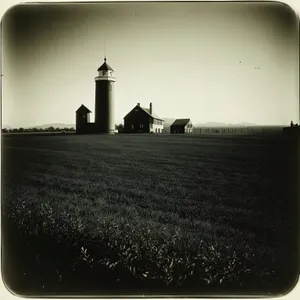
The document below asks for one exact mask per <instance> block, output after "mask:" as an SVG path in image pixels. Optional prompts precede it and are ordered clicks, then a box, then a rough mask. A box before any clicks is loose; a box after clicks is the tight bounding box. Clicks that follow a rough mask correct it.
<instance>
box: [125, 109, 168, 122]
mask: <svg viewBox="0 0 300 300" xmlns="http://www.w3.org/2000/svg"><path fill="white" fill-rule="evenodd" d="M137 107H138V108H140V109H141V110H143V111H144V112H145V113H146V114H148V115H149V116H150V117H152V118H153V119H155V120H159V121H163V122H164V120H163V119H161V118H160V117H159V116H158V115H156V114H154V113H153V112H152V114H150V109H149V108H144V107H141V106H139V105H136V106H135V107H134V108H133V109H132V110H131V111H130V112H129V113H128V114H127V115H126V116H125V117H124V118H123V119H125V118H126V117H127V116H128V115H129V114H130V113H131V112H132V111H133V110H134V109H135V108H137Z"/></svg>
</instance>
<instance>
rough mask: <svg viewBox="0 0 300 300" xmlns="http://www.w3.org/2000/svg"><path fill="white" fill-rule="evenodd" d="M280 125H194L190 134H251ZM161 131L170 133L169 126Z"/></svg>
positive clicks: (280, 128)
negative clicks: (222, 126)
mask: <svg viewBox="0 0 300 300" xmlns="http://www.w3.org/2000/svg"><path fill="white" fill-rule="evenodd" d="M281 131H282V127H280V126H278V127H277V126H274V127H224V128H220V127H201V128H199V127H196V128H193V133H192V134H250V133H251V134H253V133H271V132H274V133H275V132H281ZM163 133H165V134H170V127H166V128H164V129H163Z"/></svg>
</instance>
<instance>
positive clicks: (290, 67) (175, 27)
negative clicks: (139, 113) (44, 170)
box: [2, 2, 299, 127]
mask: <svg viewBox="0 0 300 300" xmlns="http://www.w3.org/2000/svg"><path fill="white" fill-rule="evenodd" d="M2 21H3V28H2V32H3V73H2V74H3V113H2V114H3V117H2V122H3V124H8V125H10V126H12V127H28V126H39V125H43V124H49V123H66V124H74V123H75V111H76V110H77V108H78V107H79V106H80V105H81V104H84V105H85V106H87V107H88V108H89V109H90V110H91V111H92V112H94V101H95V82H94V77H95V76H96V75H97V69H98V67H99V66H100V65H101V64H102V63H103V58H104V55H105V54H106V56H107V63H108V64H109V65H110V66H111V67H112V68H113V69H114V70H115V73H114V76H115V77H116V83H115V105H116V110H115V123H120V122H122V121H123V117H124V116H125V115H126V114H127V113H128V112H129V111H130V110H131V109H132V108H133V107H134V106H135V105H136V104H137V103H138V102H140V103H141V106H143V107H148V105H149V103H150V102H152V103H153V111H154V112H155V113H156V114H157V115H159V116H160V117H164V118H190V119H191V120H192V122H193V123H195V124H196V123H206V122H220V123H241V122H247V123H256V124H259V125H287V124H289V123H290V121H291V120H293V121H294V122H295V123H298V122H299V86H298V85H299V83H298V81H299V74H298V72H299V36H298V23H297V22H298V20H297V17H296V15H295V14H294V13H293V12H292V11H291V10H290V9H289V8H288V7H287V6H285V5H284V4H280V3H241V2H239V3H234V2H232V3H228V2H227V3H129V4H128V3H115V4H105V3H100V4H72V5H71V4H60V5H59V4H51V5H19V6H16V7H14V8H13V9H11V10H9V11H8V12H7V13H6V14H5V16H4V18H3V20H2ZM105 44H106V47H105ZM105 48H106V53H105ZM91 121H92V122H93V121H94V114H92V116H91Z"/></svg>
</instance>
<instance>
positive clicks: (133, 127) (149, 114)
mask: <svg viewBox="0 0 300 300" xmlns="http://www.w3.org/2000/svg"><path fill="white" fill-rule="evenodd" d="M163 122H164V120H162V119H161V118H160V117H158V116H157V115H155V114H154V113H153V111H152V103H150V105H149V108H143V107H141V105H140V103H138V104H137V105H136V106H135V107H134V108H133V109H132V110H131V111H130V112H129V113H128V114H127V115H126V116H125V117H124V131H125V132H127V133H162V132H163Z"/></svg>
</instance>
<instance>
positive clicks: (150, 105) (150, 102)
mask: <svg viewBox="0 0 300 300" xmlns="http://www.w3.org/2000/svg"><path fill="white" fill-rule="evenodd" d="M150 115H152V102H150Z"/></svg>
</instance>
